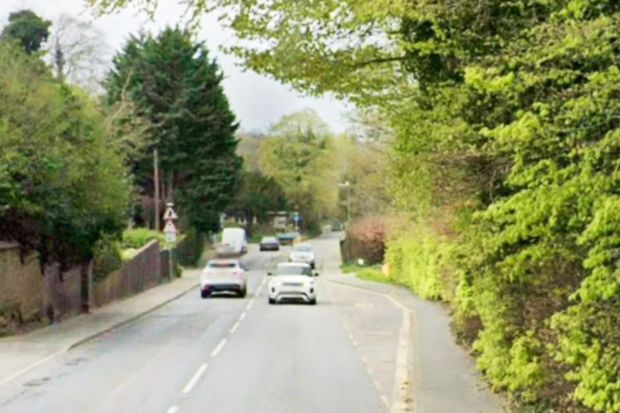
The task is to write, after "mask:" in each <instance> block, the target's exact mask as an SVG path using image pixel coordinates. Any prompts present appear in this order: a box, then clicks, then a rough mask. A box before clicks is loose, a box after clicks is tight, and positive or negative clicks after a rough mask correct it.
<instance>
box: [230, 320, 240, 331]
mask: <svg viewBox="0 0 620 413" xmlns="http://www.w3.org/2000/svg"><path fill="white" fill-rule="evenodd" d="M238 328H239V322H238V321H237V322H236V323H235V325H234V326H232V328H231V329H230V334H234V333H235V331H237V329H238Z"/></svg>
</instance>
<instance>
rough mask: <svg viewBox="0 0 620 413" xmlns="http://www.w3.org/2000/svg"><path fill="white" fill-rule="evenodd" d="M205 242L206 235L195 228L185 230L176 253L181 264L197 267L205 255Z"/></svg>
mask: <svg viewBox="0 0 620 413" xmlns="http://www.w3.org/2000/svg"><path fill="white" fill-rule="evenodd" d="M205 242H206V237H205V235H204V234H203V233H200V232H198V231H197V230H196V229H195V228H189V229H188V230H185V231H184V232H183V239H182V240H181V241H180V242H179V243H178V245H177V248H176V251H175V253H176V257H177V259H178V261H179V264H181V265H183V266H185V267H193V266H195V265H196V264H197V263H198V261H199V260H200V258H201V257H202V254H203V253H204V250H205Z"/></svg>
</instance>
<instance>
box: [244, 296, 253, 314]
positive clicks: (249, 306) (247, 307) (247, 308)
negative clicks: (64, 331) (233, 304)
mask: <svg viewBox="0 0 620 413" xmlns="http://www.w3.org/2000/svg"><path fill="white" fill-rule="evenodd" d="M253 305H254V299H253V298H252V299H251V300H250V302H249V303H248V305H247V306H246V307H245V311H249V310H250V308H252V306H253Z"/></svg>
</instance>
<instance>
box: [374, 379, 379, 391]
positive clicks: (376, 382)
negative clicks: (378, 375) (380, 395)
mask: <svg viewBox="0 0 620 413" xmlns="http://www.w3.org/2000/svg"><path fill="white" fill-rule="evenodd" d="M372 384H374V385H375V387H376V388H377V390H381V383H379V382H378V381H377V380H373V381H372Z"/></svg>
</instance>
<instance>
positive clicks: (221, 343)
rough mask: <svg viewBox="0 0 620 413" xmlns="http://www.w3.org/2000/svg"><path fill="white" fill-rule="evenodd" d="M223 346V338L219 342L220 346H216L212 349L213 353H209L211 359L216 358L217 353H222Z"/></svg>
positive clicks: (224, 341)
mask: <svg viewBox="0 0 620 413" xmlns="http://www.w3.org/2000/svg"><path fill="white" fill-rule="evenodd" d="M225 345H226V339H225V338H223V339H222V341H220V344H218V345H217V347H216V348H214V349H213V351H212V352H211V357H215V356H217V355H218V353H219V352H220V351H222V349H223V348H224V346H225Z"/></svg>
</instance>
